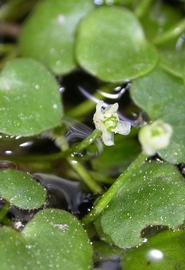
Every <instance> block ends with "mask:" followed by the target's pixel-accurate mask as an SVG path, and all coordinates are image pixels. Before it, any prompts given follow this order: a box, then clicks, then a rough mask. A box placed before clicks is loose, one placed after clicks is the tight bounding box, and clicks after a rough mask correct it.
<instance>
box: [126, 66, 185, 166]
mask: <svg viewBox="0 0 185 270" xmlns="http://www.w3.org/2000/svg"><path fill="white" fill-rule="evenodd" d="M184 95H185V85H184V84H183V81H182V80H180V79H178V78H176V77H174V76H172V75H170V74H169V73H167V72H165V71H164V70H162V69H156V70H154V71H153V72H151V73H150V74H149V75H148V76H145V77H143V78H141V79H138V80H136V81H135V82H134V83H133V85H132V89H131V96H132V98H133V100H134V102H135V103H136V104H137V105H138V106H139V107H141V108H142V109H143V110H144V111H145V112H147V113H148V115H149V116H150V118H151V119H152V120H157V119H162V120H164V122H167V123H169V124H171V126H172V127H173V135H172V138H171V142H170V145H169V146H168V147H167V148H166V149H164V150H162V151H160V152H159V153H160V155H161V157H162V158H164V159H165V160H167V161H169V162H171V163H174V164H176V163H181V162H184V161H185V144H184V141H185V125H184V123H185V114H184V107H185V98H184Z"/></svg>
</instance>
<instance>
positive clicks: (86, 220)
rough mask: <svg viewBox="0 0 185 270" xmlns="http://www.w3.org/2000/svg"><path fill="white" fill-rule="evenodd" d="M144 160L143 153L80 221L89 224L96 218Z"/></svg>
mask: <svg viewBox="0 0 185 270" xmlns="http://www.w3.org/2000/svg"><path fill="white" fill-rule="evenodd" d="M146 158H147V156H146V155H145V154H144V153H141V154H140V155H139V156H138V157H137V159H136V160H135V161H134V162H133V163H132V164H131V165H130V166H129V167H128V168H127V169H126V171H125V172H124V173H123V174H121V175H120V177H118V179H117V180H116V181H115V182H114V183H113V184H112V186H111V187H110V188H109V189H108V190H107V191H106V192H105V193H104V194H103V195H102V197H101V198H100V199H99V201H98V202H97V204H96V205H95V206H94V208H93V209H92V210H91V212H90V213H89V214H88V215H87V216H85V217H84V218H83V220H82V221H83V223H84V224H89V223H90V222H92V221H94V220H95V219H96V218H97V216H98V215H99V214H100V213H101V212H102V211H103V210H104V209H105V208H106V207H107V206H108V204H109V203H110V201H111V200H112V199H113V197H114V196H115V195H116V193H117V192H118V191H119V190H120V188H121V187H122V185H123V183H124V182H125V181H126V180H127V179H128V178H129V177H130V176H131V175H132V174H133V173H134V171H137V170H138V169H139V168H140V167H141V166H142V164H144V162H145V161H146Z"/></svg>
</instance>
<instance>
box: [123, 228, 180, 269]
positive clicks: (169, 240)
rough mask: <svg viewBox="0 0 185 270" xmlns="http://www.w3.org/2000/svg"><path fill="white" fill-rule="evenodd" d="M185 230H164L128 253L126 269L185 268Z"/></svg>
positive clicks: (125, 262) (125, 261) (124, 262)
mask: <svg viewBox="0 0 185 270" xmlns="http://www.w3.org/2000/svg"><path fill="white" fill-rule="evenodd" d="M184 243H185V232H162V233H159V234H157V235H156V236H154V237H152V238H151V239H149V242H148V243H146V244H144V245H143V246H141V247H139V248H137V249H133V250H131V251H129V252H128V253H126V255H125V258H124V261H123V269H124V270H136V269H137V270H147V269H151V270H166V269H168V270H174V269H179V270H180V269H185V260H184Z"/></svg>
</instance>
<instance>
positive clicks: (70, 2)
mask: <svg viewBox="0 0 185 270" xmlns="http://www.w3.org/2000/svg"><path fill="white" fill-rule="evenodd" d="M92 8H93V2H92V1H91V0H78V1H76V0H67V1H61V0H55V1H50V0H45V1H40V2H39V4H38V5H37V6H36V8H35V10H34V12H33V13H32V15H31V16H30V18H28V20H27V21H26V22H25V24H24V25H23V30H22V33H21V36H20V50H21V53H22V54H23V55H24V56H28V57H32V58H35V59H37V60H39V61H41V62H43V63H44V64H45V65H47V67H48V68H50V69H51V70H52V71H53V72H54V73H55V74H57V75H61V74H65V73H68V72H70V71H71V70H73V69H74V68H75V67H76V63H75V60H74V52H73V50H74V42H75V31H76V27H77V25H78V23H79V21H80V20H81V18H82V17H84V16H85V15H86V14H87V13H88V12H89V11H90V10H91V9H92Z"/></svg>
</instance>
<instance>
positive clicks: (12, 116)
mask: <svg viewBox="0 0 185 270" xmlns="http://www.w3.org/2000/svg"><path fill="white" fill-rule="evenodd" d="M58 90H59V86H58V84H57V83H56V81H55V79H54V78H53V77H52V75H51V74H50V73H49V72H48V71H47V70H46V68H45V67H44V66H42V65H41V64H40V63H38V62H36V61H34V60H31V59H24V58H20V59H14V60H11V61H10V62H8V63H7V64H6V66H5V67H4V69H3V71H2V72H1V75H0V132H2V133H5V134H9V135H18V136H20V135H21V136H30V135H35V134H39V133H41V132H43V131H45V130H48V129H51V128H54V127H56V126H57V125H60V123H61V117H62V110H61V102H60V94H59V91H58Z"/></svg>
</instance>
